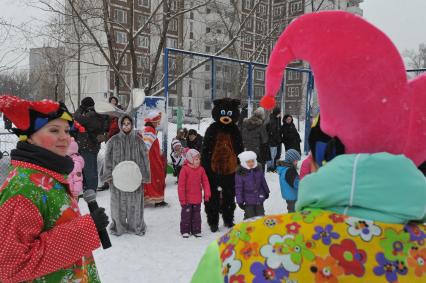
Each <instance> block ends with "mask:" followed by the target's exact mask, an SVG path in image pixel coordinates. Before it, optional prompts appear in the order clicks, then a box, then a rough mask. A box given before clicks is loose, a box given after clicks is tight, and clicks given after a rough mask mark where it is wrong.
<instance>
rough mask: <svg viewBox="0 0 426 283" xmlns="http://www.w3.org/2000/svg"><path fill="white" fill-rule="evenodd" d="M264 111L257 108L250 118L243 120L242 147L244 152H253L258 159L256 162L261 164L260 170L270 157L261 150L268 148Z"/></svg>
mask: <svg viewBox="0 0 426 283" xmlns="http://www.w3.org/2000/svg"><path fill="white" fill-rule="evenodd" d="M264 123H265V110H264V109H263V108H261V107H259V108H257V109H256V111H254V112H253V116H251V117H250V118H247V119H244V121H243V127H242V128H243V129H242V132H241V134H242V137H243V145H244V149H245V150H246V151H248V150H249V151H253V152H255V153H256V156H257V157H258V162H259V163H260V164H262V168H265V163H266V161H268V160H269V159H270V158H271V156H270V153H269V152H268V153H269V154H268V156H266V155H267V154H265V153H264V151H263V150H262V148H266V147H267V148H268V149H269V146H268V145H267V143H268V133H267V131H266V126H265V124H264Z"/></svg>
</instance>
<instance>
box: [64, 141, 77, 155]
mask: <svg viewBox="0 0 426 283" xmlns="http://www.w3.org/2000/svg"><path fill="white" fill-rule="evenodd" d="M77 152H78V144H77V142H76V141H75V139H74V138H73V137H71V141H70V145H69V146H68V150H67V155H71V154H76V153H77Z"/></svg>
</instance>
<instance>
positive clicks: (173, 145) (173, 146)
mask: <svg viewBox="0 0 426 283" xmlns="http://www.w3.org/2000/svg"><path fill="white" fill-rule="evenodd" d="M178 145H179V146H181V147H182V143H181V142H180V141H179V140H178V139H174V140H172V148H173V149H175V147H176V146H178Z"/></svg>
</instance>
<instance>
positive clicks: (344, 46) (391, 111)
mask: <svg viewBox="0 0 426 283" xmlns="http://www.w3.org/2000/svg"><path fill="white" fill-rule="evenodd" d="M354 34H356V36H353V35H354ZM336 38H338V39H339V40H338V41H336ZM295 59H299V60H304V61H307V62H308V63H309V64H310V66H311V68H312V72H313V74H314V75H315V85H316V88H317V91H318V102H319V105H321V109H320V112H321V120H322V121H321V124H322V125H321V129H322V130H323V131H324V132H325V133H326V134H327V135H329V136H332V137H338V138H339V139H340V140H341V141H342V143H343V144H344V145H345V151H346V153H377V152H388V153H391V154H404V155H405V156H407V157H408V158H410V159H412V160H413V161H414V163H415V164H416V165H420V164H421V163H422V162H424V161H425V160H426V146H424V145H425V143H426V99H424V93H426V74H423V75H421V76H418V77H417V78H415V79H413V80H411V81H407V75H406V72H405V67H404V62H403V60H402V58H401V56H400V54H399V53H398V50H397V49H396V47H395V46H394V45H393V44H392V42H391V41H390V40H389V38H388V37H387V36H386V35H385V34H384V33H383V32H381V31H380V30H378V29H377V28H376V27H374V26H373V25H371V24H369V23H368V22H367V21H365V20H364V19H363V18H361V17H359V16H356V15H353V14H351V13H348V12H342V11H324V12H319V13H311V14H305V15H302V16H300V17H298V18H297V19H295V20H294V21H292V23H291V24H290V25H289V26H288V27H287V28H286V29H285V31H284V32H283V33H282V34H281V36H280V37H279V39H278V41H277V43H276V45H275V46H274V49H273V51H272V53H271V56H270V58H269V64H268V67H267V70H266V82H265V85H266V88H265V96H264V97H263V98H262V101H261V105H262V106H263V107H265V108H266V109H270V108H272V107H274V106H275V95H276V94H277V92H278V91H279V89H280V87H281V82H282V78H283V72H284V70H285V67H286V66H287V64H289V63H290V62H292V61H293V60H295ZM330 62H333V63H330ZM383 70H386V75H384V73H383ZM360 74H361V75H360ZM395 117H397V118H395Z"/></svg>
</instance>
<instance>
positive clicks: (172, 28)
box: [169, 19, 178, 31]
mask: <svg viewBox="0 0 426 283" xmlns="http://www.w3.org/2000/svg"><path fill="white" fill-rule="evenodd" d="M169 30H170V31H177V30H178V20H177V19H172V20H171V21H170V22H169Z"/></svg>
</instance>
